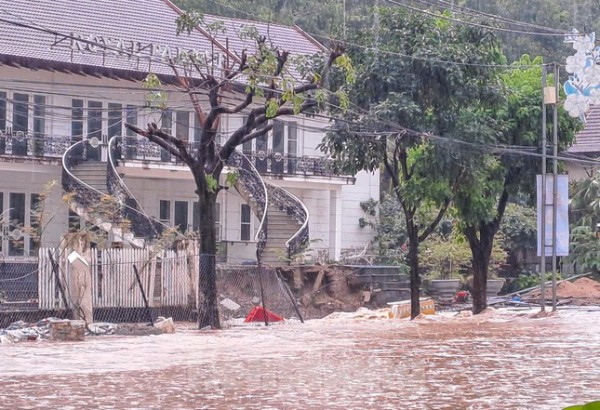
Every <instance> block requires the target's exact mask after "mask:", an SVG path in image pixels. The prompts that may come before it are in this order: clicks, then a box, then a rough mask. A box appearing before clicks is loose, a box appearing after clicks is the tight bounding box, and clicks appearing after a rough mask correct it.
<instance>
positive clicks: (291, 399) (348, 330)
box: [0, 311, 600, 409]
mask: <svg viewBox="0 0 600 410" xmlns="http://www.w3.org/2000/svg"><path fill="white" fill-rule="evenodd" d="M599 319H600V312H581V311H579V312H563V313H561V314H560V315H559V316H558V317H549V318H543V319H532V318H530V317H527V316H523V315H517V314H514V313H513V314H498V313H495V314H489V315H484V316H483V317H477V318H440V317H437V318H435V319H426V320H417V321H413V322H409V321H391V320H373V321H356V320H321V321H312V322H308V323H307V324H304V325H301V324H297V325H296V324H294V325H281V326H273V327H270V328H267V329H265V328H251V329H242V328H239V329H232V330H227V331H221V332H198V331H193V330H188V331H185V330H183V331H180V332H179V333H177V334H175V335H161V336H149V337H110V336H109V337H98V338H88V339H87V340H86V342H84V343H79V344H75V343H60V344H59V343H47V342H46V343H22V344H16V345H2V346H0V408H10V409H27V408H30V409H38V408H39V409H42V408H44V409H45V408H62V409H82V408H107V409H108V408H111V409H112V408H123V409H132V408H139V409H195V408H205V409H239V408H249V409H315V408H328V409H363V408H371V409H560V408H562V407H565V406H567V405H570V404H576V403H583V402H586V401H591V400H594V399H596V400H597V399H600V388H599V387H598V386H600V320H599Z"/></svg>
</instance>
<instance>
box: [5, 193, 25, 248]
mask: <svg viewBox="0 0 600 410" xmlns="http://www.w3.org/2000/svg"><path fill="white" fill-rule="evenodd" d="M8 206H9V208H10V211H9V219H10V222H9V225H10V231H11V232H12V231H13V230H15V229H21V228H22V227H23V226H24V225H25V194H21V193H14V192H11V193H10V195H9V205H8ZM8 254H9V255H11V256H12V255H19V256H20V255H23V238H20V239H14V238H11V239H10V240H9V244H8Z"/></svg>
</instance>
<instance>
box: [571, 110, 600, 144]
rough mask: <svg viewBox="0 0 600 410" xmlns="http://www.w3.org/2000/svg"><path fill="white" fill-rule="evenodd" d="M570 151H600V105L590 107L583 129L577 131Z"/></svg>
mask: <svg viewBox="0 0 600 410" xmlns="http://www.w3.org/2000/svg"><path fill="white" fill-rule="evenodd" d="M568 152H570V153H573V154H587V153H598V152H600V107H592V108H591V109H590V111H589V112H588V114H587V116H586V123H585V126H584V128H583V130H581V131H579V132H578V133H577V135H576V136H575V141H574V142H573V145H572V146H571V147H570V148H569V149H568Z"/></svg>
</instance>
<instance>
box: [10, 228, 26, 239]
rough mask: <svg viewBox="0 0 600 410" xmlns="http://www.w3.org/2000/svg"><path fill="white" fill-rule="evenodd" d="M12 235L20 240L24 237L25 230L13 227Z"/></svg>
mask: <svg viewBox="0 0 600 410" xmlns="http://www.w3.org/2000/svg"><path fill="white" fill-rule="evenodd" d="M10 236H11V237H12V238H13V239H14V240H15V241H18V240H19V239H21V238H22V237H23V232H21V230H20V229H13V230H12V231H11V232H10Z"/></svg>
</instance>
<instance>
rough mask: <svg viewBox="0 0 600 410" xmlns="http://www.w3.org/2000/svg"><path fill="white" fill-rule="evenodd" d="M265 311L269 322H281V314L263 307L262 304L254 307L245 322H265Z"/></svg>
mask: <svg viewBox="0 0 600 410" xmlns="http://www.w3.org/2000/svg"><path fill="white" fill-rule="evenodd" d="M265 312H267V321H268V322H281V321H282V320H283V318H282V317H281V316H278V315H276V314H275V313H273V312H271V311H270V310H268V309H263V308H262V307H261V306H255V307H254V309H252V310H251V311H250V313H248V316H246V320H244V322H245V323H249V322H264V321H265Z"/></svg>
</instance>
